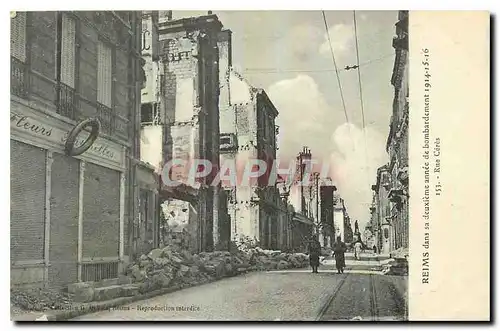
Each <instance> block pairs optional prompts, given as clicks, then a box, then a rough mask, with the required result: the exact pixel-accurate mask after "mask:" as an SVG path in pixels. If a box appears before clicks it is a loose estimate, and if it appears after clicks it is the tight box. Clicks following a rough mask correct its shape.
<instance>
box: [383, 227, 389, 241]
mask: <svg viewBox="0 0 500 331" xmlns="http://www.w3.org/2000/svg"><path fill="white" fill-rule="evenodd" d="M384 237H385V239H389V230H388V229H384Z"/></svg>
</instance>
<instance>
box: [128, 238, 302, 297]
mask: <svg viewBox="0 0 500 331" xmlns="http://www.w3.org/2000/svg"><path fill="white" fill-rule="evenodd" d="M307 265H308V256H307V255H306V254H302V253H292V254H290V253H282V252H281V251H270V250H263V249H260V248H258V247H257V248H250V249H246V250H236V251H233V252H228V251H214V252H202V253H199V254H191V253H189V251H188V250H185V249H182V248H181V247H180V246H178V245H175V244H173V245H168V246H166V247H164V248H157V249H153V250H152V251H151V252H149V253H148V254H147V255H142V256H141V257H140V258H139V260H138V261H136V262H135V263H133V264H131V265H129V266H128V267H127V270H126V275H127V276H129V277H131V278H132V282H133V283H135V284H137V285H139V291H140V292H141V293H145V292H149V291H153V290H156V289H160V288H165V287H171V286H176V285H196V284H199V283H203V282H206V281H210V280H214V279H220V278H223V277H230V276H235V275H238V274H241V273H245V272H248V271H253V270H283V269H292V268H302V267H306V266H307Z"/></svg>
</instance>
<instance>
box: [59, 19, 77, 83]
mask: <svg viewBox="0 0 500 331" xmlns="http://www.w3.org/2000/svg"><path fill="white" fill-rule="evenodd" d="M75 38H76V22H75V20H74V19H73V18H71V17H70V16H68V15H63V16H62V31H61V82H62V83H64V84H66V85H68V86H69V87H72V88H75V56H76V52H75Z"/></svg>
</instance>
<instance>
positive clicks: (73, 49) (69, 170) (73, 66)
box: [10, 11, 155, 286]
mask: <svg viewBox="0 0 500 331" xmlns="http://www.w3.org/2000/svg"><path fill="white" fill-rule="evenodd" d="M140 30H141V25H140V15H139V14H138V13H136V12H49V11H44V12H17V13H15V14H13V15H12V16H11V113H10V114H11V122H10V123H11V251H10V252H11V282H12V284H13V285H40V284H45V285H49V286H64V285H67V284H69V283H75V282H79V281H92V280H100V279H104V278H114V277H117V275H118V273H119V270H120V268H121V266H122V265H123V262H125V261H127V259H128V257H129V256H130V255H132V254H133V253H134V249H135V248H136V246H137V243H136V242H135V240H134V238H135V237H137V236H138V233H139V232H140V231H139V228H140V227H137V226H136V225H137V224H138V223H140V217H139V214H140V207H141V206H139V201H140V199H139V196H140V192H139V190H138V189H136V187H138V186H140V185H138V182H139V181H141V176H142V178H143V181H146V182H147V180H148V176H151V174H152V171H150V170H148V167H147V165H144V164H142V163H140V162H138V159H139V148H138V145H139V144H138V139H139V138H138V134H137V133H138V132H139V119H138V114H139V111H138V110H139V108H140V88H141V82H140V78H141V77H142V76H141V67H140V42H141V41H140V35H141V34H140ZM88 118H98V119H99V121H100V123H101V130H100V132H99V136H98V138H97V140H96V141H95V142H94V144H93V145H92V146H91V147H90V148H89V149H88V150H87V151H86V152H84V153H83V154H80V155H78V156H69V155H67V154H66V153H65V143H66V139H67V137H68V133H69V132H70V131H71V130H72V129H73V128H74V127H75V125H76V124H77V123H78V122H80V121H82V120H85V119H88ZM88 135H89V133H88V132H85V131H84V132H82V133H81V134H80V135H79V136H78V138H77V143H76V145H79V144H81V143H82V142H83V141H84V140H85V139H86V137H87V136H88ZM141 171H142V172H141ZM141 174H142V175H141ZM144 187H146V188H147V187H148V186H147V185H145V186H144ZM150 190H151V192H153V193H154V188H150ZM150 200H151V201H152V202H151V204H153V207H152V208H150V210H155V208H154V200H155V196H154V194H152V195H151V198H150ZM149 223H151V222H149ZM149 223H148V225H149V226H150V227H151V226H154V225H150V224H149ZM151 241H154V236H153V237H152V238H151Z"/></svg>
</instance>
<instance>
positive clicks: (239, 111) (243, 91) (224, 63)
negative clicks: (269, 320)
mask: <svg viewBox="0 0 500 331" xmlns="http://www.w3.org/2000/svg"><path fill="white" fill-rule="evenodd" d="M218 45H219V46H218V48H219V55H220V61H219V69H220V71H219V80H220V88H221V90H220V99H219V107H220V153H221V164H225V165H229V167H227V168H228V169H231V166H230V165H231V164H232V165H233V166H234V168H232V169H235V170H236V173H237V174H238V176H237V178H235V179H236V181H233V182H231V181H226V182H224V190H225V192H226V193H227V197H228V203H229V205H228V212H229V215H230V217H231V238H232V240H234V241H236V242H238V241H240V240H253V241H257V242H258V243H259V245H260V246H261V247H263V248H273V249H277V248H281V247H280V246H282V245H283V241H284V239H283V237H282V233H281V232H282V228H283V227H284V225H283V221H280V218H279V214H280V213H279V211H280V205H281V201H280V195H279V191H278V189H277V187H276V185H275V184H274V183H271V184H272V185H268V184H269V183H268V181H267V177H268V176H266V175H269V173H270V172H271V167H273V166H275V163H274V160H275V159H276V148H277V147H276V131H275V127H276V126H275V119H276V117H277V116H278V111H277V110H276V108H275V107H274V105H273V103H272V102H271V100H270V99H269V97H268V96H267V94H266V92H265V91H264V90H263V89H260V88H255V87H253V86H251V85H250V84H249V83H248V82H247V81H246V80H245V79H244V78H243V77H242V76H241V75H239V74H238V73H237V72H235V71H234V70H233V68H232V62H231V61H232V59H231V31H229V30H225V31H222V32H221V33H220V34H219V41H218ZM252 160H262V161H265V162H266V164H267V169H266V173H265V174H263V175H262V176H260V177H259V178H258V179H257V178H254V180H252V181H251V182H250V183H242V182H240V181H241V180H242V176H243V174H244V172H245V169H246V167H247V165H248V164H250V163H251V161H252ZM223 169H226V168H224V167H223ZM248 170H249V171H250V170H251V171H255V169H248ZM283 208H286V207H283ZM283 208H281V209H283Z"/></svg>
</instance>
